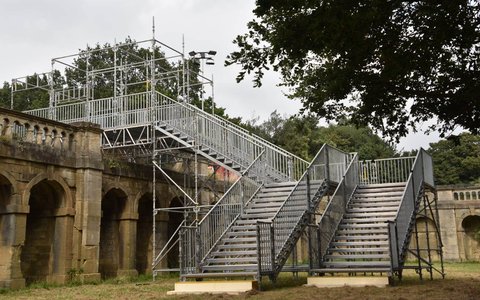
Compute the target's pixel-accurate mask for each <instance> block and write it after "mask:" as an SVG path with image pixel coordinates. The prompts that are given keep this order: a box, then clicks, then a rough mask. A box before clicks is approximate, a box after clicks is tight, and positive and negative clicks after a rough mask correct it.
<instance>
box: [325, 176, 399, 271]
mask: <svg viewBox="0 0 480 300" xmlns="http://www.w3.org/2000/svg"><path fill="white" fill-rule="evenodd" d="M404 189H405V184H404V183H393V184H370V185H363V186H359V187H358V188H357V189H356V191H355V193H354V194H353V197H352V199H351V200H350V202H349V204H348V206H347V209H346V213H345V214H344V216H343V218H342V220H341V222H340V224H339V226H338V229H337V231H336V233H335V236H334V237H333V240H332V242H331V243H330V245H329V248H328V249H327V252H326V255H325V256H324V261H323V269H321V270H319V271H320V272H331V273H340V272H348V273H351V272H367V271H368V272H388V271H390V261H389V260H390V253H389V237H388V228H387V226H386V225H387V222H389V221H390V222H391V221H393V220H394V218H395V215H396V213H397V210H398V207H399V204H400V201H401V200H402V195H403V191H404Z"/></svg>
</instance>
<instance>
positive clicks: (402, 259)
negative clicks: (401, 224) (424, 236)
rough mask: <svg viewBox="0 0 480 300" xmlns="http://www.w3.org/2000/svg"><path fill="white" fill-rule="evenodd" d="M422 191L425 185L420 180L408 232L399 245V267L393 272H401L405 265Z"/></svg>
mask: <svg viewBox="0 0 480 300" xmlns="http://www.w3.org/2000/svg"><path fill="white" fill-rule="evenodd" d="M424 192H425V187H424V186H423V182H422V184H421V188H420V191H419V192H418V195H416V198H415V208H414V211H413V213H412V216H411V218H410V222H409V226H408V232H407V236H406V238H405V242H404V243H403V245H401V247H400V250H401V252H400V253H399V268H398V269H396V270H392V271H394V272H401V270H403V266H404V265H405V258H406V257H407V252H408V246H409V245H410V241H411V238H412V233H413V229H414V227H415V223H416V220H417V213H418V210H419V208H420V202H421V200H422V197H423V195H424ZM390 238H391V237H390ZM390 238H389V240H390ZM391 243H392V242H391V241H390V244H391Z"/></svg>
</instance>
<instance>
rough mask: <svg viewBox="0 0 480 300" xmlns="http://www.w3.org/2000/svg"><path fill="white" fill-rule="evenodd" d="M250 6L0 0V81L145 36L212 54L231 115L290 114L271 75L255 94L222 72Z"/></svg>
mask: <svg viewBox="0 0 480 300" xmlns="http://www.w3.org/2000/svg"><path fill="white" fill-rule="evenodd" d="M254 3H255V1H254V0H130V1H126V0H76V1H72V0H2V1H1V8H0V28H2V30H0V41H1V44H0V81H2V82H3V81H10V80H11V79H12V78H16V77H21V76H25V75H29V74H32V73H34V72H37V73H41V72H48V71H49V70H50V68H51V67H50V62H51V59H52V58H54V57H59V56H63V55H67V54H73V53H76V52H78V50H79V49H84V48H85V47H86V45H87V44H88V45H94V44H96V43H98V42H99V43H101V44H103V43H107V42H108V43H111V44H113V43H114V41H115V40H117V41H123V40H125V38H126V37H127V36H130V37H132V38H133V39H135V40H137V41H140V40H144V39H149V38H151V36H152V17H153V16H154V17H155V25H156V38H157V40H160V41H162V42H164V43H166V44H168V45H170V46H173V47H174V48H176V49H178V50H181V48H182V35H184V36H185V50H186V52H190V51H192V50H195V51H208V50H216V51H217V55H216V57H215V61H216V64H215V65H214V66H206V67H205V70H204V71H205V74H206V75H207V76H208V77H210V76H212V74H213V76H214V81H215V101H216V102H217V103H218V104H219V105H220V106H223V107H225V108H226V109H227V113H228V114H229V115H230V116H241V117H243V118H244V119H251V118H253V117H257V116H259V117H260V119H261V120H265V119H267V118H268V116H269V115H270V113H271V112H272V111H273V110H277V111H278V112H279V113H281V114H287V115H292V114H295V113H297V112H298V110H299V108H300V106H301V105H300V103H299V102H298V101H294V100H289V99H287V98H286V97H285V96H284V94H283V92H282V90H281V89H280V88H279V87H277V86H276V85H277V84H278V83H279V79H278V76H277V75H276V74H273V73H272V74H269V75H267V76H266V78H265V80H264V82H263V86H262V87H261V88H253V87H252V84H251V81H250V80H247V81H244V82H242V83H240V84H237V83H236V81H235V76H236V73H237V72H238V70H239V69H238V67H235V66H234V67H232V66H230V67H224V65H223V62H224V61H225V57H226V56H227V55H228V54H229V53H230V52H231V51H233V50H234V49H235V45H233V43H232V40H233V39H234V38H235V36H236V35H238V34H241V33H244V32H245V31H246V24H247V22H248V21H249V20H250V19H252V18H253V13H252V9H253V8H254ZM437 140H438V136H437V135H430V136H425V135H423V134H415V135H411V136H409V137H407V138H405V139H403V140H402V141H401V143H400V145H399V146H398V149H399V150H401V149H404V150H410V149H413V148H418V147H425V148H427V147H428V143H429V142H434V141H437Z"/></svg>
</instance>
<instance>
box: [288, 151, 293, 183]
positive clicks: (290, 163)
mask: <svg viewBox="0 0 480 300" xmlns="http://www.w3.org/2000/svg"><path fill="white" fill-rule="evenodd" d="M287 168H288V173H287V174H288V178H289V179H290V181H293V180H294V174H293V157H291V156H289V157H288V162H287Z"/></svg>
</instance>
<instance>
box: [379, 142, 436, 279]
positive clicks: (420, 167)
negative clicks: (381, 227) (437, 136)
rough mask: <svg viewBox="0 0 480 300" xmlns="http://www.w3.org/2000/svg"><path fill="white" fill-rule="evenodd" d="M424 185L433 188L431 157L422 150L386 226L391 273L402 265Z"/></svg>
mask: <svg viewBox="0 0 480 300" xmlns="http://www.w3.org/2000/svg"><path fill="white" fill-rule="evenodd" d="M425 184H427V185H430V186H431V187H434V186H435V183H434V180H433V164H432V157H431V156H430V155H429V154H428V153H427V152H426V151H425V150H424V149H420V151H419V152H418V153H417V156H416V157H415V161H414V163H413V166H412V169H411V172H410V175H409V177H408V180H407V183H406V186H405V189H404V192H403V195H402V200H401V202H400V205H399V207H398V210H397V213H396V216H395V219H394V221H392V222H389V224H388V232H389V242H390V258H391V268H392V271H395V270H397V269H398V268H400V267H401V264H403V258H404V256H405V253H406V250H407V249H408V243H409V235H410V232H411V230H412V226H413V224H414V223H415V211H416V210H417V209H418V207H419V203H420V200H421V196H422V194H423V190H424V185H425Z"/></svg>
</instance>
